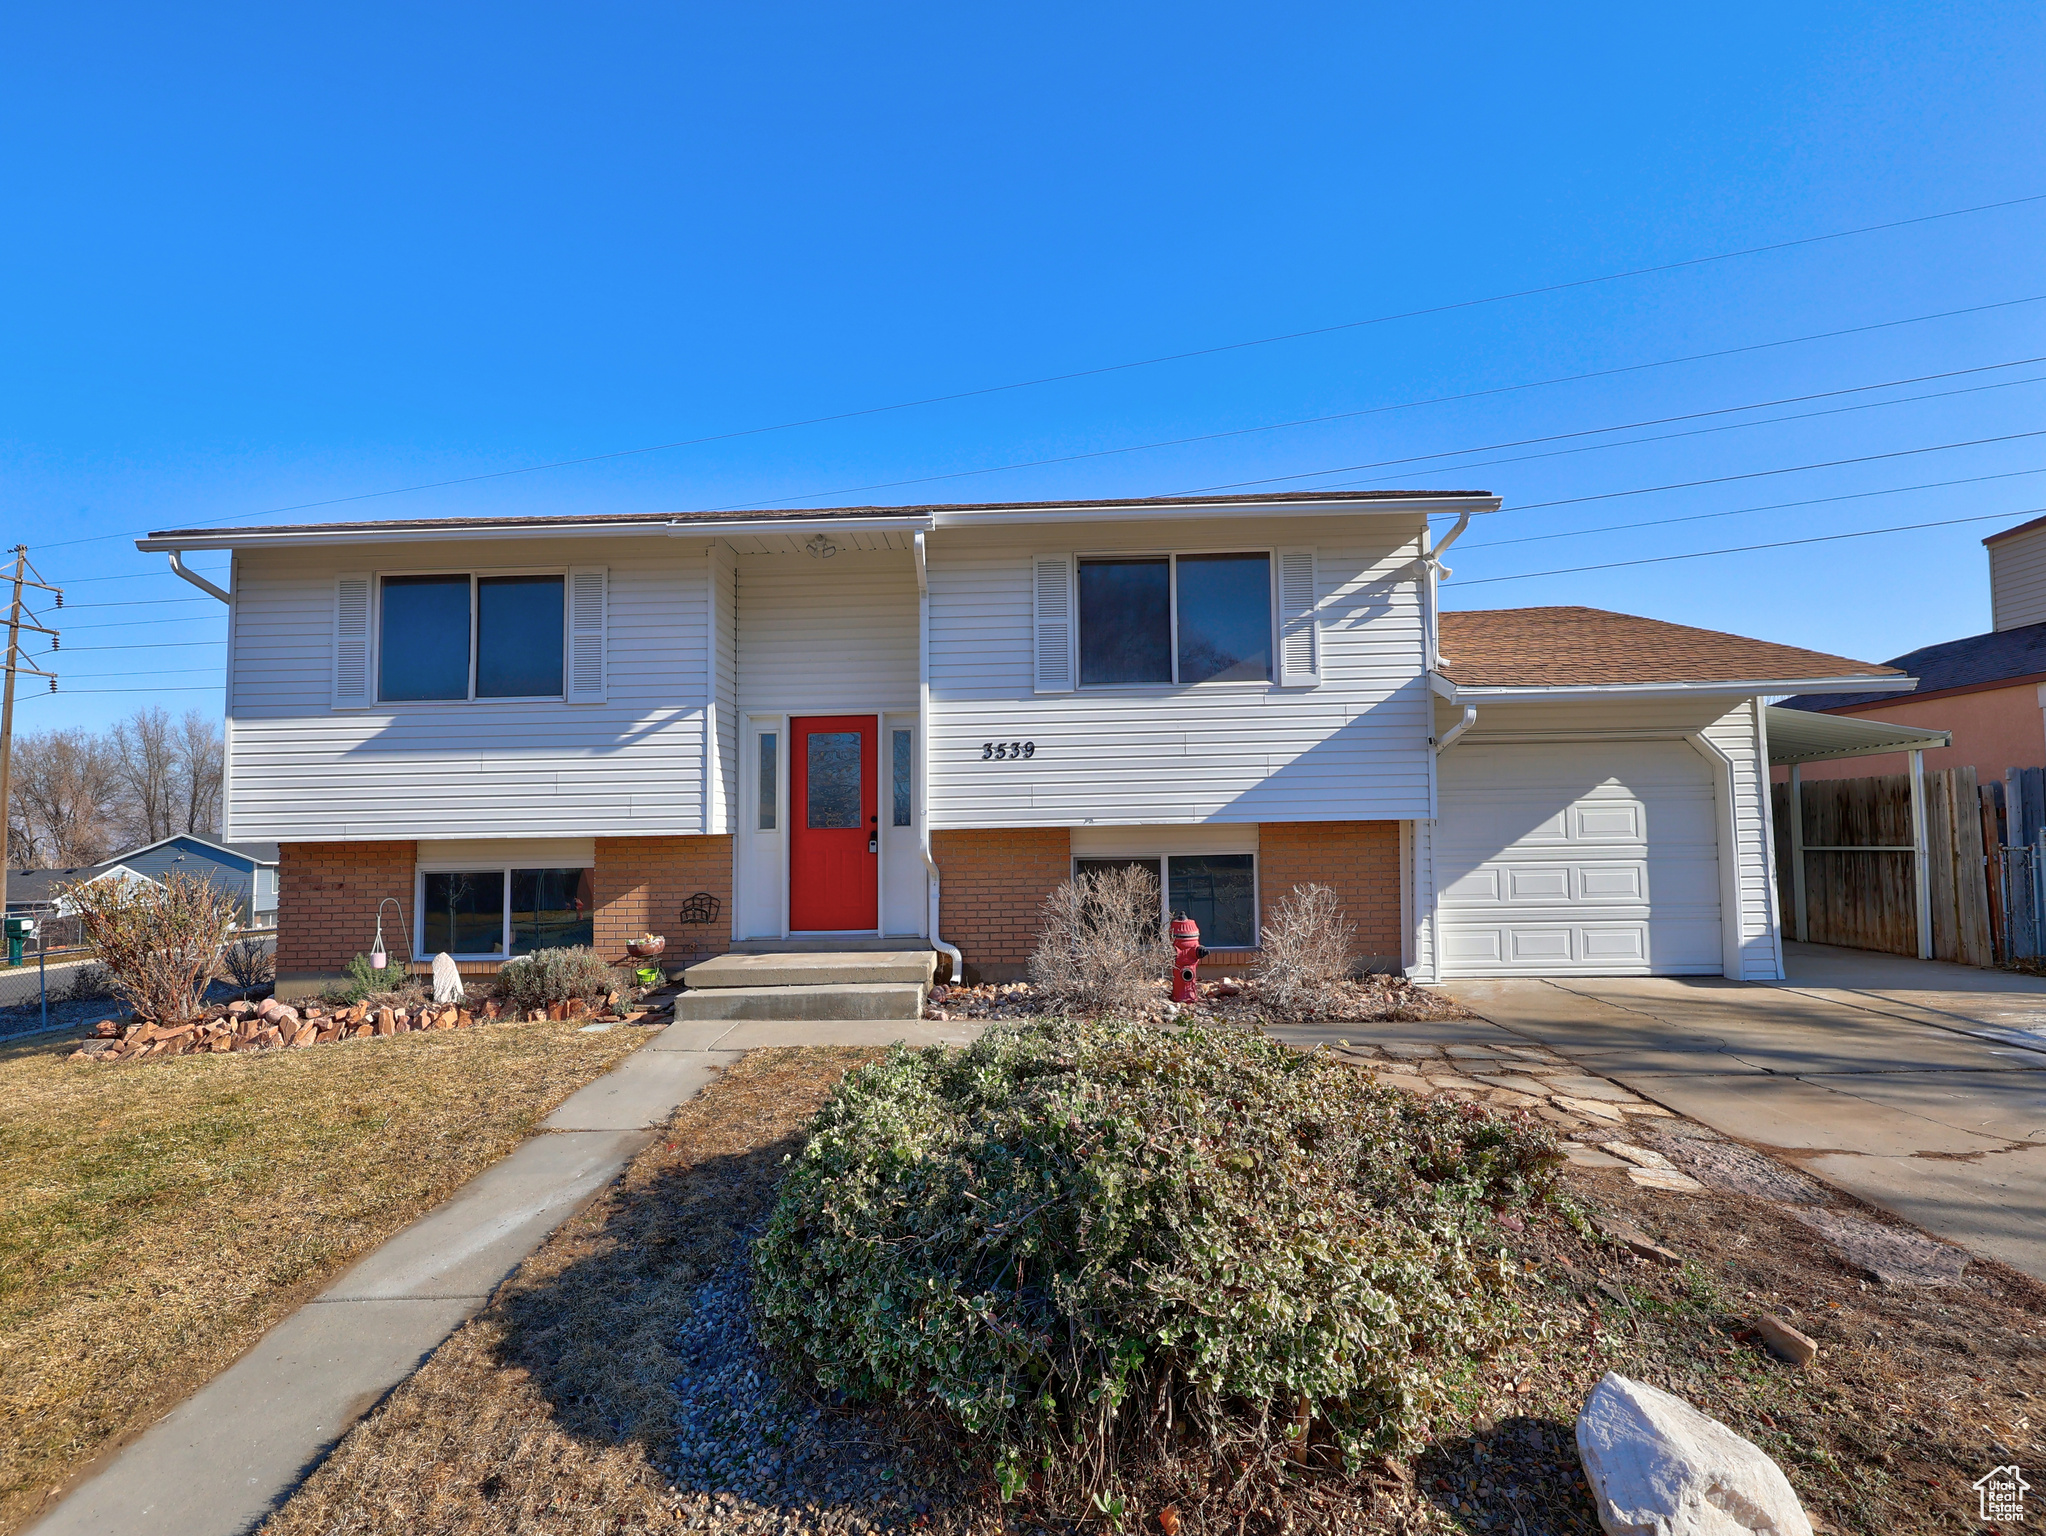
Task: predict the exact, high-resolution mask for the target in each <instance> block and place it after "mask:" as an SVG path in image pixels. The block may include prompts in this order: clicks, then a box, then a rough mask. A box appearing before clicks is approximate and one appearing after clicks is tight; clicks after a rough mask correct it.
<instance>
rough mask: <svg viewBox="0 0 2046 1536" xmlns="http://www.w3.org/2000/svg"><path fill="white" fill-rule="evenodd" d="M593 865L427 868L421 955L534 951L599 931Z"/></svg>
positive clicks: (422, 886) (585, 939)
mask: <svg viewBox="0 0 2046 1536" xmlns="http://www.w3.org/2000/svg"><path fill="white" fill-rule="evenodd" d="M594 875H595V872H594V871H593V870H588V869H518V868H512V867H509V866H507V867H502V868H498V869H467V870H425V871H422V872H421V874H420V876H419V892H418V905H419V937H420V945H419V952H420V958H422V959H424V958H427V957H429V956H432V955H436V954H440V953H443V952H445V953H447V954H450V955H454V956H457V957H458V958H461V959H465V960H466V959H476V960H482V959H495V958H498V957H501V956H509V955H530V954H533V953H534V952H535V951H538V950H542V949H567V948H569V947H571V946H573V945H578V944H581V945H588V944H590V943H591V942H593V940H594V939H595V937H596V910H597V903H596V893H595V888H594Z"/></svg>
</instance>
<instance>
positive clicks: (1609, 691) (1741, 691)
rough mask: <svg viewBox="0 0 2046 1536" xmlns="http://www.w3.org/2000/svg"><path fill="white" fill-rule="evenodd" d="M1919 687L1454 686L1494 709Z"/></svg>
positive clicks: (1462, 697)
mask: <svg viewBox="0 0 2046 1536" xmlns="http://www.w3.org/2000/svg"><path fill="white" fill-rule="evenodd" d="M1917 686H1918V679H1917V678H1915V677H1868V676H1865V675H1864V676H1861V677H1804V678H1741V679H1738V680H1729V681H1726V682H1710V683H1561V684H1555V685H1550V686H1542V687H1524V688H1490V687H1487V688H1480V687H1475V686H1473V685H1471V684H1468V683H1459V684H1456V685H1455V688H1456V692H1455V695H1454V698H1455V700H1458V701H1468V700H1471V699H1476V700H1479V701H1481V702H1489V703H1494V704H1511V703H1515V702H1525V703H1529V704H1568V703H1582V702H1587V701H1590V700H1594V699H1624V698H1663V697H1670V696H1686V695H1693V694H1702V695H1710V694H1720V695H1724V696H1727V697H1732V698H1742V697H1748V696H1751V695H1753V696H1764V697H1775V696H1778V695H1787V694H1797V693H1905V692H1908V691H1909V690H1911V689H1913V688H1915V687H1917Z"/></svg>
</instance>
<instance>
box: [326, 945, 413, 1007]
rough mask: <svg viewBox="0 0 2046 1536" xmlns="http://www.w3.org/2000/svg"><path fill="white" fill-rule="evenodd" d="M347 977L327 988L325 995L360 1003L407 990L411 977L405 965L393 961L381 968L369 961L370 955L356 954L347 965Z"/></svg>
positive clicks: (331, 1000)
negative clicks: (381, 995)
mask: <svg viewBox="0 0 2046 1536" xmlns="http://www.w3.org/2000/svg"><path fill="white" fill-rule="evenodd" d="M346 975H347V979H346V980H344V981H342V982H339V983H338V984H336V985H334V986H331V987H329V988H327V990H326V992H325V994H324V996H325V997H326V999H327V1001H329V1002H332V1003H360V1002H365V1001H367V1000H368V999H370V998H372V997H376V996H379V995H380V994H383V993H386V992H401V991H404V990H405V987H406V984H407V983H408V982H409V981H410V979H411V978H410V977H409V976H407V975H406V972H405V967H404V966H402V965H400V964H398V963H397V962H396V961H393V962H392V963H391V964H389V965H386V966H384V967H383V968H382V969H381V970H380V969H378V968H377V967H376V966H374V965H371V964H370V963H369V956H368V955H356V956H354V957H353V958H351V959H350V960H349V962H348V965H347V967H346Z"/></svg>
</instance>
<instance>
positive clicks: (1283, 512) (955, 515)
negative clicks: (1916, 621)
mask: <svg viewBox="0 0 2046 1536" xmlns="http://www.w3.org/2000/svg"><path fill="white" fill-rule="evenodd" d="M1498 510H1499V498H1498V497H1496V496H1477V497H1473V496H1404V497H1399V498H1397V499H1394V498H1386V499H1383V500H1358V501H1345V502H1322V501H1302V502H1266V501H1252V502H1242V501H1218V502H1213V503H1207V502H1202V503H1197V504H1193V505H1187V504H1178V505H1167V506H1144V505H1131V506H1108V507H1098V506H1080V507H1031V506H1018V507H1004V508H1002V509H1001V510H999V511H993V512H962V511H945V510H934V511H933V512H932V513H931V517H932V519H933V520H934V521H935V522H936V524H937V525H938V526H939V527H941V528H973V527H979V526H981V525H983V524H999V523H1135V522H1158V521H1161V520H1164V521H1177V520H1179V519H1182V518H1208V517H1244V516H1246V515H1253V516H1257V517H1378V516H1396V515H1397V516H1412V515H1413V514H1414V513H1417V512H1455V513H1458V514H1460V515H1461V517H1462V519H1463V520H1464V521H1466V522H1467V521H1469V519H1470V515H1471V514H1472V513H1473V512H1496V511H1498Z"/></svg>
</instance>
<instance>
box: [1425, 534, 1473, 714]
mask: <svg viewBox="0 0 2046 1536" xmlns="http://www.w3.org/2000/svg"><path fill="white" fill-rule="evenodd" d="M1470 525H1471V510H1470V508H1469V507H1465V508H1464V509H1463V511H1461V512H1459V513H1458V514H1457V515H1456V526H1455V527H1453V528H1451V529H1450V530H1449V532H1448V533H1446V534H1444V535H1443V537H1442V542H1441V543H1440V544H1436V543H1432V542H1430V538H1429V529H1428V526H1427V519H1426V518H1423V519H1422V527H1421V560H1420V565H1421V623H1422V624H1423V626H1424V630H1423V634H1424V637H1425V641H1426V645H1425V650H1426V655H1425V657H1424V660H1425V661H1426V662H1427V665H1428V670H1429V671H1430V672H1433V671H1435V670H1436V669H1437V668H1438V667H1440V666H1441V665H1442V622H1441V600H1440V599H1439V598H1438V597H1437V595H1436V591H1435V588H1436V585H1437V584H1438V583H1439V582H1441V581H1443V580H1445V579H1447V578H1448V577H1449V576H1451V575H1453V574H1454V572H1452V571H1451V570H1450V568H1449V567H1448V566H1446V565H1444V564H1443V563H1442V552H1443V551H1444V550H1445V549H1447V548H1449V546H1450V545H1452V544H1454V543H1455V542H1456V541H1457V540H1458V539H1460V538H1462V537H1463V531H1464V529H1466V528H1468V527H1470ZM1466 724H1468V722H1466Z"/></svg>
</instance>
